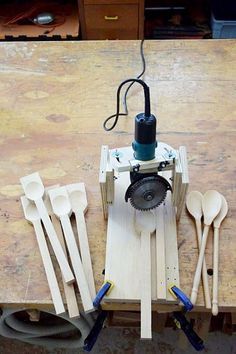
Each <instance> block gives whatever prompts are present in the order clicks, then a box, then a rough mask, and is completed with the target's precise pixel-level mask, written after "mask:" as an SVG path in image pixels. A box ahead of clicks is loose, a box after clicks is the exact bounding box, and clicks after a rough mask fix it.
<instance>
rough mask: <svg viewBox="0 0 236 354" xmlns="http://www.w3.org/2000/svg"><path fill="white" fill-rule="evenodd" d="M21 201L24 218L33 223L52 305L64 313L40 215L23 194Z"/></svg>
mask: <svg viewBox="0 0 236 354" xmlns="http://www.w3.org/2000/svg"><path fill="white" fill-rule="evenodd" d="M21 203H22V206H23V210H24V215H25V218H26V220H28V221H29V222H30V223H32V224H33V227H34V230H35V234H36V238H37V242H38V246H39V250H40V253H41V257H42V260H43V265H44V269H45V273H46V277H47V280H48V285H49V289H50V292H51V296H52V301H53V305H54V307H55V311H56V314H58V315H59V314H60V313H64V312H65V308H64V305H63V301H62V297H61V293H60V289H59V286H58V282H57V278H56V275H55V271H54V268H53V265H52V260H51V257H50V253H49V250H48V246H47V242H46V240H45V235H44V232H43V228H42V225H41V220H40V216H39V213H38V210H37V208H36V206H35V204H33V203H31V202H30V201H29V200H28V199H27V198H26V197H25V196H24V197H21Z"/></svg>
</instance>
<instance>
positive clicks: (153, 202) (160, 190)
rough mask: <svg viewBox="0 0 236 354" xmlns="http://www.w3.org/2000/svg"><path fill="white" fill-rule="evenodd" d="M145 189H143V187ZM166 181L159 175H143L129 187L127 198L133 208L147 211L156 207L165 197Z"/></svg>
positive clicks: (167, 187)
mask: <svg viewBox="0 0 236 354" xmlns="http://www.w3.org/2000/svg"><path fill="white" fill-rule="evenodd" d="M143 187H147V189H146V190H145V188H143ZM168 190H169V186H168V182H167V181H166V180H165V179H164V178H163V177H161V176H158V175H157V176H148V177H144V178H142V179H140V180H138V181H137V182H135V183H134V184H133V185H131V186H130V187H129V190H128V198H129V201H130V204H131V205H132V207H133V208H135V209H137V210H141V211H148V210H152V209H155V208H157V207H158V206H159V205H160V204H162V203H163V202H164V200H165V198H166V195H167V191H168Z"/></svg>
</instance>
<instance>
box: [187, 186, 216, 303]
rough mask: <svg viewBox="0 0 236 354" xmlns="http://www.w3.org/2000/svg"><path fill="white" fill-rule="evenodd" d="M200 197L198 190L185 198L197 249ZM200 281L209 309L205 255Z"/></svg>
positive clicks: (199, 230) (199, 237)
mask: <svg viewBox="0 0 236 354" xmlns="http://www.w3.org/2000/svg"><path fill="white" fill-rule="evenodd" d="M202 198H203V195H202V193H200V192H198V191H192V192H190V193H189V194H188V195H187V198H186V207H187V209H188V212H189V213H190V214H191V215H192V216H193V217H194V219H195V225H196V230H197V238H198V249H199V251H200V249H201V242H202V226H201V218H202ZM202 281H203V289H204V296H205V305H206V308H208V309H210V308H211V298H210V291H209V284H208V275H207V267H206V261H205V257H204V258H203V264H202Z"/></svg>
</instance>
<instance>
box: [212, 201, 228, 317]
mask: <svg viewBox="0 0 236 354" xmlns="http://www.w3.org/2000/svg"><path fill="white" fill-rule="evenodd" d="M221 199H222V205H221V209H220V212H219V214H218V215H217V217H216V218H215V220H214V223H213V226H214V247H213V293H212V314H213V315H214V316H216V315H218V271H219V229H220V225H221V223H222V221H223V220H224V218H225V217H226V215H227V212H228V204H227V201H226V199H225V198H224V197H223V195H221Z"/></svg>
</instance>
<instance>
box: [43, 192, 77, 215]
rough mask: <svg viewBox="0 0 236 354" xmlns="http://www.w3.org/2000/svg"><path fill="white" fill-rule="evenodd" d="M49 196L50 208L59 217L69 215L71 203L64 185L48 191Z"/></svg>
mask: <svg viewBox="0 0 236 354" xmlns="http://www.w3.org/2000/svg"><path fill="white" fill-rule="evenodd" d="M48 194H49V198H50V201H51V204H52V209H53V211H54V213H55V215H57V216H58V217H59V218H60V217H62V216H64V215H68V216H70V212H71V204H70V200H69V196H68V193H67V190H66V188H65V187H59V188H55V189H51V190H49V191H48Z"/></svg>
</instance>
